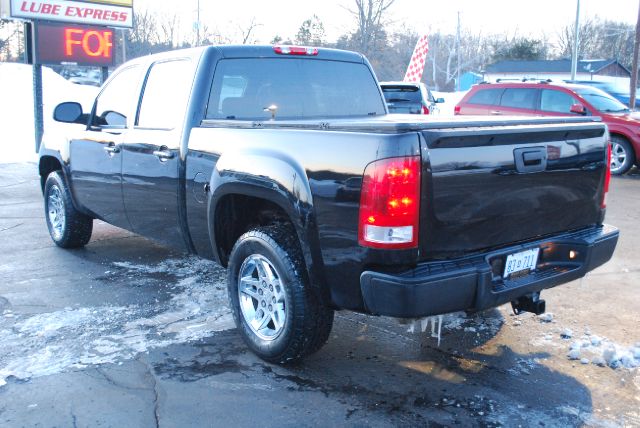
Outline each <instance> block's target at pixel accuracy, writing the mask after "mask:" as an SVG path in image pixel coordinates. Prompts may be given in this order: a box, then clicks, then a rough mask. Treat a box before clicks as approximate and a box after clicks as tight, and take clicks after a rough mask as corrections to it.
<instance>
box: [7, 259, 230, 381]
mask: <svg viewBox="0 0 640 428" xmlns="http://www.w3.org/2000/svg"><path fill="white" fill-rule="evenodd" d="M158 274H162V275H168V276H169V280H168V281H167V282H166V283H161V284H160V286H161V287H165V288H166V289H168V290H170V291H171V292H172V293H175V294H173V296H172V297H171V299H169V300H168V301H166V302H151V303H147V304H132V305H129V306H99V307H84V308H64V309H61V310H58V311H54V312H48V313H42V314H37V315H31V316H28V315H18V314H14V313H13V312H12V311H10V310H5V311H4V312H3V314H2V315H1V316H0V343H2V354H1V355H0V386H2V385H3V384H5V383H6V379H7V378H8V377H10V376H13V377H15V378H17V379H23V380H26V379H29V378H33V377H40V376H46V375H51V374H55V373H61V372H64V371H68V370H73V369H79V368H83V367H86V366H88V365H97V364H106V363H116V364H117V363H121V362H122V361H125V360H129V359H132V358H135V357H136V355H138V354H139V353H142V352H146V351H148V350H150V349H152V348H159V347H166V346H169V345H172V344H176V343H184V342H188V341H194V340H200V339H203V338H206V337H208V336H211V334H212V333H213V332H216V331H222V330H228V329H230V328H233V327H234V323H233V318H232V315H231V312H230V309H229V307H228V305H227V292H226V285H225V276H226V272H225V270H224V269H223V268H221V267H219V266H216V265H215V264H214V263H213V262H210V261H206V260H204V259H200V258H198V257H186V258H183V259H170V260H166V261H164V262H162V263H160V264H159V265H154V266H148V265H136V264H132V263H128V262H117V263H114V264H113V267H110V269H109V270H107V271H106V272H105V280H106V281H109V279H110V278H115V277H122V276H132V275H135V276H137V277H140V276H142V277H145V278H147V284H148V285H150V286H151V285H153V286H156V287H157V286H158V282H157V281H158V280H157V277H158ZM163 277H164V276H163Z"/></svg>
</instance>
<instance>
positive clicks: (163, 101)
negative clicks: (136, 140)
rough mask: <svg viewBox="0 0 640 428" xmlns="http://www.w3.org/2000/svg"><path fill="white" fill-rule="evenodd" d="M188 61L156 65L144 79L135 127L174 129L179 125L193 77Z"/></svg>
mask: <svg viewBox="0 0 640 428" xmlns="http://www.w3.org/2000/svg"><path fill="white" fill-rule="evenodd" d="M189 68H190V62H189V60H177V61H167V62H158V63H156V64H153V65H152V66H151V71H150V72H149V75H148V76H147V81H146V83H145V85H144V92H143V94H142V102H141V103H140V111H139V113H138V121H137V123H136V125H137V126H138V127H141V128H154V129H173V128H175V127H176V126H177V125H178V124H179V123H181V122H182V118H183V117H184V115H185V113H186V112H185V108H186V107H187V101H188V100H189V94H190V92H191V85H192V83H193V76H192V73H191V72H190V70H189Z"/></svg>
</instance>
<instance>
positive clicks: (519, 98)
mask: <svg viewBox="0 0 640 428" xmlns="http://www.w3.org/2000/svg"><path fill="white" fill-rule="evenodd" d="M537 92H538V90H537V89H529V88H507V89H505V90H504V94H502V99H501V100H500V105H501V106H503V107H515V108H525V109H531V110H534V109H535V108H536V95H537Z"/></svg>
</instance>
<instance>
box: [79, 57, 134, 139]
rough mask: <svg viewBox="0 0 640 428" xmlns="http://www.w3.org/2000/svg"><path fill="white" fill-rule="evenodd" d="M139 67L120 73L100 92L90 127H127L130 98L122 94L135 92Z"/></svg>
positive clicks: (126, 69)
mask: <svg viewBox="0 0 640 428" xmlns="http://www.w3.org/2000/svg"><path fill="white" fill-rule="evenodd" d="M139 75H140V67H137V66H133V67H129V68H125V69H124V70H122V71H120V72H119V73H118V74H117V75H116V76H115V77H114V78H113V79H112V80H111V81H110V82H109V83H108V84H107V86H105V88H104V89H103V90H102V92H101V93H100V95H99V96H98V99H97V100H96V106H95V114H94V115H93V117H92V118H91V125H92V126H97V127H114V128H126V127H127V113H128V112H129V110H130V107H131V98H129V97H126V96H123V94H133V93H135V92H136V91H137V87H138V83H139V81H138V76H139Z"/></svg>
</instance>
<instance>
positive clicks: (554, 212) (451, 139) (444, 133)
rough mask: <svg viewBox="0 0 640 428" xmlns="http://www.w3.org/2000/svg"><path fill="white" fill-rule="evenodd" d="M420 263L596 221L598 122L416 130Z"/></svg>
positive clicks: (600, 173) (603, 137)
mask: <svg viewBox="0 0 640 428" xmlns="http://www.w3.org/2000/svg"><path fill="white" fill-rule="evenodd" d="M422 136H423V137H424V144H423V148H422V150H423V156H422V159H423V163H424V166H423V171H425V172H426V173H425V174H423V183H422V205H421V206H422V210H421V214H420V250H421V251H420V254H421V259H422V260H427V259H434V258H447V257H453V256H458V255H462V254H467V253H470V252H474V251H479V250H484V249H489V248H498V247H501V246H504V245H509V244H513V243H517V242H522V241H526V240H530V239H536V238H539V237H542V236H547V235H552V234H556V233H560V232H565V231H569V230H575V229H580V228H583V227H587V226H590V225H595V224H598V223H601V222H602V218H603V209H602V208H601V206H600V205H601V198H602V183H603V180H604V175H605V170H606V169H605V165H606V161H605V158H606V142H607V134H606V128H605V125H603V124H602V123H576V124H558V125H543V126H540V125H519V126H500V127H478V128H465V129H441V130H438V129H432V130H424V131H422Z"/></svg>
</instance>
